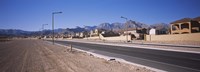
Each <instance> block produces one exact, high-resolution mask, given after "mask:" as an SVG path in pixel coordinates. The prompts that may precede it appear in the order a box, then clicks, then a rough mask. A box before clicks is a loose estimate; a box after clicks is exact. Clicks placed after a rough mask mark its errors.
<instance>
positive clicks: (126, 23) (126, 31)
mask: <svg viewBox="0 0 200 72" xmlns="http://www.w3.org/2000/svg"><path fill="white" fill-rule="evenodd" d="M121 18H123V19H125V20H126V22H125V25H126V42H128V24H127V22H128V18H126V17H123V16H121Z"/></svg>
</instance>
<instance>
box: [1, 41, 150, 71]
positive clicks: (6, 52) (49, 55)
mask: <svg viewBox="0 0 200 72" xmlns="http://www.w3.org/2000/svg"><path fill="white" fill-rule="evenodd" d="M0 72H152V70H149V69H146V68H142V67H139V66H133V65H130V64H125V63H120V62H117V61H106V60H104V59H100V58H97V57H94V56H92V55H90V54H87V53H84V52H80V51H76V50H72V51H71V50H70V48H68V47H63V46H59V45H52V43H48V42H46V41H42V40H27V39H26V40H11V41H3V42H0Z"/></svg>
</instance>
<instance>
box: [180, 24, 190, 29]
mask: <svg viewBox="0 0 200 72" xmlns="http://www.w3.org/2000/svg"><path fill="white" fill-rule="evenodd" d="M181 29H189V24H188V23H183V24H181Z"/></svg>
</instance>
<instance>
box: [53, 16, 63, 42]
mask: <svg viewBox="0 0 200 72" xmlns="http://www.w3.org/2000/svg"><path fill="white" fill-rule="evenodd" d="M61 13H62V12H53V13H52V30H53V37H52V40H53V45H54V14H61Z"/></svg>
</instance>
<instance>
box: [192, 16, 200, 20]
mask: <svg viewBox="0 0 200 72" xmlns="http://www.w3.org/2000/svg"><path fill="white" fill-rule="evenodd" d="M192 20H194V21H200V16H199V17H196V18H193V19H192Z"/></svg>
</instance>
